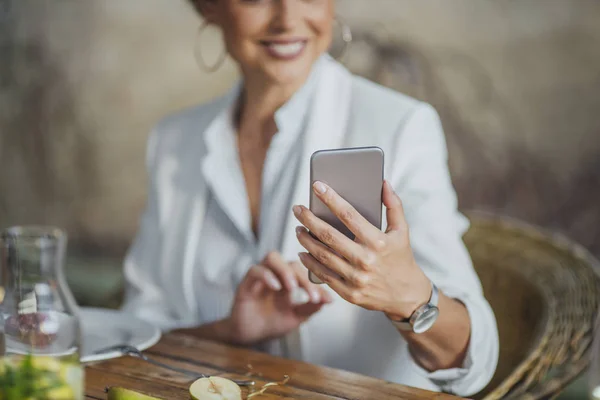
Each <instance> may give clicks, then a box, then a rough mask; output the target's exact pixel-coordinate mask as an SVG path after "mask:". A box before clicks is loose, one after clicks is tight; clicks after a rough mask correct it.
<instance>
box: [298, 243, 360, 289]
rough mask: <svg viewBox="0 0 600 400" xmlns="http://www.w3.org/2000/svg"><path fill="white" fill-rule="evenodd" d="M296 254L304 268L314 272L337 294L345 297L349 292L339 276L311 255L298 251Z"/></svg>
mask: <svg viewBox="0 0 600 400" xmlns="http://www.w3.org/2000/svg"><path fill="white" fill-rule="evenodd" d="M298 256H299V257H300V261H301V262H302V264H304V266H305V267H306V268H308V269H309V270H310V271H311V272H312V273H314V274H315V275H316V276H317V277H318V278H319V279H320V280H321V281H322V282H323V283H325V284H327V285H328V286H329V287H330V288H332V289H333V290H334V291H335V292H336V293H337V294H339V295H340V296H342V297H344V298H345V297H346V295H347V294H348V293H349V292H350V291H349V289H348V287H347V286H346V285H345V283H344V282H343V281H342V280H341V278H340V277H339V276H337V275H336V274H335V273H333V272H332V271H331V270H330V269H328V268H327V267H325V266H324V265H322V264H321V263H320V262H318V261H317V260H316V259H315V258H314V257H313V256H311V255H310V254H308V253H299V254H298Z"/></svg>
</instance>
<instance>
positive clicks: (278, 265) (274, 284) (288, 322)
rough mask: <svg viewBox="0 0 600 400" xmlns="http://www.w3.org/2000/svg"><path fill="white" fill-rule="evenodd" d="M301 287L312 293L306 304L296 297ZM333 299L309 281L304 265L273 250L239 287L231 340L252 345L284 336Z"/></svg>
mask: <svg viewBox="0 0 600 400" xmlns="http://www.w3.org/2000/svg"><path fill="white" fill-rule="evenodd" d="M299 288H302V289H304V290H305V291H306V293H308V296H309V299H307V300H308V302H304V304H297V300H298V299H295V298H294V294H295V293H297V292H298V289H299ZM305 300H306V299H305ZM331 301H332V297H331V294H330V293H328V291H327V290H325V289H324V288H323V287H319V286H318V285H315V284H313V283H311V282H310V281H309V279H308V277H307V275H306V270H305V269H304V268H303V267H302V265H300V264H299V263H297V262H292V263H288V262H286V261H285V260H284V259H283V258H282V256H281V255H280V254H279V253H275V252H272V253H269V254H268V255H267V256H266V257H265V259H264V260H263V261H262V262H261V263H260V264H258V265H255V266H253V267H252V268H250V270H249V271H248V273H247V274H246V276H245V278H244V280H243V281H242V283H241V284H240V285H239V287H238V289H237V293H236V296H235V300H234V304H233V307H232V311H231V315H230V317H229V318H228V319H227V320H226V323H227V325H228V326H229V330H230V332H231V334H232V338H231V342H234V343H237V344H241V345H252V344H256V343H259V342H262V341H264V340H268V339H272V338H277V337H281V336H284V335H286V334H287V333H289V332H291V331H292V330H294V329H296V328H298V326H300V325H301V324H302V323H303V322H305V321H306V320H307V319H308V318H310V317H311V316H312V315H313V314H315V313H316V312H318V311H319V310H320V309H321V308H322V307H323V306H324V305H325V304H327V303H331Z"/></svg>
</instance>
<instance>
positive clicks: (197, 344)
mask: <svg viewBox="0 0 600 400" xmlns="http://www.w3.org/2000/svg"><path fill="white" fill-rule="evenodd" d="M144 353H145V354H146V355H148V356H149V357H150V358H153V359H156V360H157V361H162V362H164V363H166V364H168V365H172V366H175V367H179V368H182V369H185V370H189V371H193V372H198V373H204V374H211V375H219V376H223V377H226V378H235V379H248V376H246V375H247V374H251V375H252V378H251V379H252V380H254V381H256V384H257V387H258V388H260V387H261V386H262V385H264V384H265V383H267V382H274V381H281V380H282V379H283V377H284V375H289V376H290V380H289V381H288V383H287V384H286V385H285V386H276V387H270V388H268V390H267V391H266V392H265V394H263V395H260V396H255V397H253V400H254V399H256V400H262V399H264V400H267V399H282V398H287V399H314V400H321V399H378V400H387V399H415V400H416V399H437V400H452V399H457V398H456V397H453V396H449V395H446V394H441V393H432V392H428V391H424V390H420V389H415V388H410V387H406V386H402V385H398V384H394V383H389V382H385V381H382V380H379V379H374V378H370V377H366V376H363V375H358V374H354V373H350V372H346V371H340V370H336V369H332V368H324V367H318V366H316V365H311V364H307V363H303V362H298V361H293V360H287V359H283V358H277V357H272V356H270V355H268V354H263V353H259V352H254V351H250V350H245V349H240V348H235V347H230V346H226V345H222V344H217V343H212V342H208V341H203V340H198V339H195V338H191V337H189V336H183V335H175V334H168V335H165V336H164V337H163V338H162V339H161V340H160V342H158V343H157V344H156V345H155V346H153V347H152V348H150V349H148V350H147V351H145V352H144ZM249 365H251V368H249ZM85 374H86V398H87V399H103V400H104V399H106V394H105V393H104V388H105V387H107V386H120V387H125V388H128V389H133V390H137V391H139V392H142V393H146V394H149V395H152V396H155V397H158V398H162V399H169V400H171V399H173V400H176V399H186V400H187V399H189V398H190V397H189V394H188V387H189V385H190V384H191V382H192V381H193V378H190V377H189V376H186V375H183V374H180V373H177V372H172V371H170V370H167V369H164V368H160V367H156V366H154V365H152V364H150V363H147V362H145V361H143V360H140V359H137V358H133V357H120V358H117V359H112V360H108V361H103V362H99V363H92V364H88V365H87V366H86V370H85ZM243 392H244V393H245V394H246V393H248V392H247V390H245V389H244V390H243Z"/></svg>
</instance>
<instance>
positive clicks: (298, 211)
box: [292, 206, 302, 217]
mask: <svg viewBox="0 0 600 400" xmlns="http://www.w3.org/2000/svg"><path fill="white" fill-rule="evenodd" d="M292 211H294V215H295V216H296V217H299V216H300V214H302V207H300V206H294V207H292Z"/></svg>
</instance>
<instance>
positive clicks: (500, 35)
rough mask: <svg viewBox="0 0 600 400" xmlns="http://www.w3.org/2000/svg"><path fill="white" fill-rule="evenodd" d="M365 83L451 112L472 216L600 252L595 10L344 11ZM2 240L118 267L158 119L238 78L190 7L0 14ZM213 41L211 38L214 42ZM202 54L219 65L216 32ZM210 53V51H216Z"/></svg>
mask: <svg viewBox="0 0 600 400" xmlns="http://www.w3.org/2000/svg"><path fill="white" fill-rule="evenodd" d="M338 9H339V14H340V15H342V16H343V17H344V19H345V20H346V21H347V22H348V23H349V25H350V26H351V27H352V29H353V31H354V33H355V37H356V43H355V45H354V46H353V48H352V51H351V53H350V54H349V55H348V57H347V59H346V64H347V65H348V66H349V67H350V68H351V69H352V70H353V71H354V72H356V73H359V74H362V75H365V76H368V77H370V78H371V79H374V80H377V81H379V82H382V83H384V84H386V85H388V86H391V87H394V88H396V89H398V90H401V91H404V92H407V93H409V94H411V95H413V96H416V97H419V98H421V99H424V100H427V101H430V102H432V103H433V104H434V105H435V106H436V108H437V109H438V110H439V111H440V114H441V115H442V119H443V122H444V126H445V128H446V132H447V136H448V143H449V147H450V150H451V166H452V173H453V176H454V179H455V184H456V186H457V189H458V191H459V195H460V199H461V206H462V207H463V208H483V209H487V210H493V211H497V212H502V213H504V214H508V215H512V216H516V217H520V218H523V219H526V220H529V221H531V222H535V223H539V224H542V225H545V226H547V227H550V228H552V229H558V230H562V231H564V232H566V233H568V234H569V235H571V236H573V237H574V238H575V239H577V240H579V241H581V242H582V243H584V244H585V245H587V246H588V247H593V248H594V249H595V251H596V253H597V254H600V227H598V222H599V221H600V24H599V23H598V21H600V2H598V1H594V0H569V1H564V0H544V1H540V0H520V1H493V2H492V1H485V2H483V1H476V0H453V1H447V0H420V1H413V0H339V2H338ZM0 21H1V22H2V24H1V27H0V49H1V53H0V57H1V60H2V61H1V62H0V85H1V86H0V133H1V134H0V225H2V226H6V225H11V224H22V223H52V224H58V225H61V226H64V227H66V228H67V229H68V230H69V232H70V234H71V236H72V237H73V238H74V240H75V241H79V242H81V243H88V244H95V245H98V246H100V247H101V248H103V249H106V251H115V252H117V253H118V252H122V251H123V249H124V248H125V246H126V245H127V243H128V242H129V241H130V240H131V237H132V235H133V234H134V232H135V230H136V227H137V221H138V217H139V213H140V211H141V209H142V207H143V204H144V200H145V179H146V178H145V171H144V151H145V140H146V138H147V135H148V132H149V130H150V129H151V127H152V126H153V124H154V123H155V122H156V121H157V120H158V119H159V118H160V117H162V116H164V115H166V114H168V113H171V112H173V111H175V110H178V109H180V108H183V107H187V106H190V105H193V104H196V103H198V102H202V101H206V100H208V99H210V98H212V97H214V96H216V95H218V94H220V93H223V92H224V91H225V90H227V88H228V87H229V86H230V85H231V84H232V82H233V81H234V79H235V77H236V70H235V67H234V66H233V64H232V63H231V62H228V63H227V64H226V65H225V67H224V68H222V69H221V70H220V71H218V72H217V73H214V74H206V73H204V72H202V71H200V70H199V69H198V67H197V66H196V64H195V61H194V57H193V47H194V41H195V40H196V31H197V28H198V25H199V19H198V18H197V16H196V15H195V14H194V13H193V12H192V11H191V9H190V8H189V6H188V5H187V4H186V3H185V2H184V1H183V0H102V1H95V0H94V1H85V2H84V1H78V0H62V1H54V0H0ZM209 33H210V32H209ZM204 39H205V40H204V41H203V42H202V44H203V48H204V50H205V51H206V53H207V54H208V56H216V54H217V53H218V51H219V50H220V46H221V44H220V40H219V38H218V36H217V35H216V34H214V35H211V36H207V37H205V38H204ZM211 39H212V40H211Z"/></svg>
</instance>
